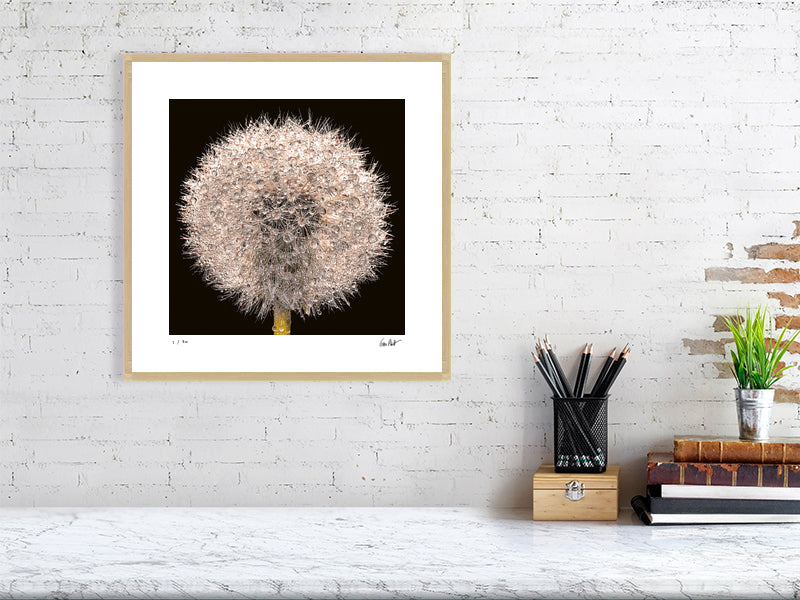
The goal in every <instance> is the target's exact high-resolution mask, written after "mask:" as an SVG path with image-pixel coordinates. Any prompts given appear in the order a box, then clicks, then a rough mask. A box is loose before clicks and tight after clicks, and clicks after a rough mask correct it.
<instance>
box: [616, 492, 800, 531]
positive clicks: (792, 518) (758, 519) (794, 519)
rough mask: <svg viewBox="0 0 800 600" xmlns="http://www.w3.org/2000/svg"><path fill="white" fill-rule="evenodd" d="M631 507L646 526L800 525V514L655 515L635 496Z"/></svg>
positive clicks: (643, 500)
mask: <svg viewBox="0 0 800 600" xmlns="http://www.w3.org/2000/svg"><path fill="white" fill-rule="evenodd" d="M631 506H632V507H633V510H634V511H636V514H637V515H638V516H639V518H640V519H641V520H642V522H643V523H644V524H645V525H690V524H714V523H800V514H797V513H792V514H781V513H735V514H734V513H653V512H650V510H649V506H648V503H647V498H645V497H644V496H634V497H633V498H632V499H631Z"/></svg>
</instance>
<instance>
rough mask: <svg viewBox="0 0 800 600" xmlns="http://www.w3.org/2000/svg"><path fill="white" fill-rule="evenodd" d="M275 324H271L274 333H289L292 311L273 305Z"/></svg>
mask: <svg viewBox="0 0 800 600" xmlns="http://www.w3.org/2000/svg"><path fill="white" fill-rule="evenodd" d="M273 312H274V313H275V324H274V325H273V326H272V333H273V334H274V335H290V334H291V329H292V312H291V311H289V310H284V309H283V308H279V307H277V306H276V307H275V308H274V309H273Z"/></svg>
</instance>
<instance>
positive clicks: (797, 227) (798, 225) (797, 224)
mask: <svg viewBox="0 0 800 600" xmlns="http://www.w3.org/2000/svg"><path fill="white" fill-rule="evenodd" d="M793 222H794V233H793V234H792V237H793V238H799V237H800V221H793Z"/></svg>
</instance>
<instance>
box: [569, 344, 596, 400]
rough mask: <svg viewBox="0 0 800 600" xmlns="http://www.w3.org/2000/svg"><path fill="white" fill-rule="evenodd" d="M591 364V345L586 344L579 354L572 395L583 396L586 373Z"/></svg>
mask: <svg viewBox="0 0 800 600" xmlns="http://www.w3.org/2000/svg"><path fill="white" fill-rule="evenodd" d="M591 364H592V345H591V344H586V346H585V347H584V348H583V354H581V362H580V364H579V365H578V375H577V377H576V378H575V390H574V391H573V393H572V395H573V396H574V397H575V398H582V397H583V388H584V386H585V385H586V375H587V374H588V373H589V366H590V365H591Z"/></svg>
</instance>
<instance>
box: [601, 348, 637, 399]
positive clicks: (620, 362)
mask: <svg viewBox="0 0 800 600" xmlns="http://www.w3.org/2000/svg"><path fill="white" fill-rule="evenodd" d="M629 352H630V350H627V349H626V350H624V351H623V352H622V353H621V354H620V355H619V358H618V359H617V362H616V364H614V366H613V367H612V368H611V371H610V372H609V374H608V377H606V379H607V380H608V382H607V383H606V384H604V385H603V389H602V390H601V392H600V395H601V396H605V395H607V394H608V391H609V390H610V389H611V386H612V385H614V382H615V381H616V380H617V377H619V372H620V371H622V367H624V366H625V363H626V362H627V361H628V353H629Z"/></svg>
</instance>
